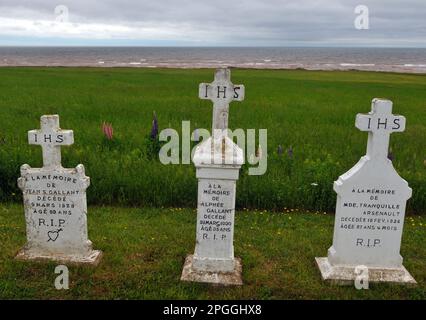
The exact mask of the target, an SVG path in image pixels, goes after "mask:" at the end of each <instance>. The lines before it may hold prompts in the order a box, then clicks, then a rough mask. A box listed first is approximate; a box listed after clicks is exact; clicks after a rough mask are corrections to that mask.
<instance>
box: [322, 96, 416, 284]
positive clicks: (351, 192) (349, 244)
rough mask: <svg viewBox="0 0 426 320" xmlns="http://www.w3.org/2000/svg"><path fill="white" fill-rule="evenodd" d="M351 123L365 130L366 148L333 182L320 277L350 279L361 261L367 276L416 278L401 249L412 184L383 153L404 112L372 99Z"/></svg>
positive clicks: (402, 122) (402, 123)
mask: <svg viewBox="0 0 426 320" xmlns="http://www.w3.org/2000/svg"><path fill="white" fill-rule="evenodd" d="M355 126H356V127H357V128H358V129H359V130H361V131H366V132H368V143H367V153H366V155H365V156H364V157H362V158H361V159H360V161H359V162H358V163H357V164H356V165H355V166H354V167H353V168H352V169H350V170H349V171H348V172H346V173H345V174H343V175H342V176H340V177H339V179H338V180H337V181H336V182H335V183H334V190H335V191H336V193H337V203H336V217H335V225H334V237H333V245H332V246H331V248H330V249H329V250H328V257H326V258H316V261H317V264H318V266H319V268H320V271H321V274H322V278H323V279H324V280H329V281H331V282H335V283H338V284H347V283H353V280H354V279H355V277H356V274H355V268H356V267H357V266H365V267H367V268H368V270H369V281H370V282H395V283H415V280H414V279H413V278H412V277H411V275H410V274H409V273H408V271H407V270H406V269H405V268H404V266H403V265H402V257H401V255H400V253H399V252H400V247H401V237H402V231H403V225H404V217H405V207H406V202H407V200H408V199H409V198H410V197H411V188H410V187H409V186H408V183H407V182H406V181H405V180H404V179H402V178H401V177H400V176H399V175H398V173H397V172H396V170H395V169H394V167H393V165H392V161H391V160H389V159H388V157H387V156H388V148H389V138H390V134H391V133H393V132H402V131H404V130H405V118H404V117H403V116H399V115H393V114H392V102H391V101H389V100H383V99H374V100H373V102H372V110H371V112H370V113H369V114H358V115H357V117H356V122H355Z"/></svg>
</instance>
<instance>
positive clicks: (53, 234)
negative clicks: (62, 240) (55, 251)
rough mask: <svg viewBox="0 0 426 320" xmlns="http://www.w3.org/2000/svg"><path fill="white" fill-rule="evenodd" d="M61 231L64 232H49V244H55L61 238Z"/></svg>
mask: <svg viewBox="0 0 426 320" xmlns="http://www.w3.org/2000/svg"><path fill="white" fill-rule="evenodd" d="M60 231H62V229H58V230H56V231H49V232H48V233H47V236H48V237H49V240H47V242H49V241H53V242H55V241H56V240H57V239H58V237H59V232H60Z"/></svg>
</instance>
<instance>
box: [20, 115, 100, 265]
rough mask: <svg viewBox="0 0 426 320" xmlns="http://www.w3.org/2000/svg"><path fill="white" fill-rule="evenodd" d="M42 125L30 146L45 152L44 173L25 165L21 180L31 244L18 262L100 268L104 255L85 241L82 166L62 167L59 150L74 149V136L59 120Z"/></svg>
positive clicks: (32, 133)
mask: <svg viewBox="0 0 426 320" xmlns="http://www.w3.org/2000/svg"><path fill="white" fill-rule="evenodd" d="M40 122H41V129H40V130H31V131H29V132H28V141H29V143H30V144H34V145H40V146H41V148H42V151H43V167H42V168H31V167H30V166H29V165H27V164H24V165H23V166H22V167H21V177H20V178H19V179H18V186H19V188H20V189H21V190H22V192H23V198H24V209H25V220H26V226H27V227H26V231H27V244H26V245H25V247H24V248H23V249H22V250H21V251H20V252H19V253H18V255H17V256H16V258H17V259H21V260H54V261H59V262H63V263H75V264H91V265H97V264H98V263H99V261H100V259H101V255H102V253H101V252H100V251H97V250H92V243H91V241H90V240H89V239H88V235H87V216H86V215H87V204H86V189H87V187H88V186H89V184H90V179H89V177H87V176H86V175H85V170H84V166H83V165H81V164H79V165H78V166H77V167H76V168H72V169H67V168H63V167H62V164H61V146H69V145H71V144H73V143H74V136H73V131H72V130H62V129H60V127H59V116H58V115H46V116H42V117H41V120H40Z"/></svg>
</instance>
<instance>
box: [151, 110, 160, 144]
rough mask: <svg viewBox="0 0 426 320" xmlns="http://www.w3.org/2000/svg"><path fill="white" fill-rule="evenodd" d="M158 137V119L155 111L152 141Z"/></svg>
mask: <svg viewBox="0 0 426 320" xmlns="http://www.w3.org/2000/svg"><path fill="white" fill-rule="evenodd" d="M157 135H158V119H157V114H156V113H155V111H154V119H152V126H151V139H156V138H157Z"/></svg>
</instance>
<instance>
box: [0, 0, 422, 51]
mask: <svg viewBox="0 0 426 320" xmlns="http://www.w3.org/2000/svg"><path fill="white" fill-rule="evenodd" d="M58 5H65V6H66V7H67V8H68V22H63V21H62V22H61V21H60V20H64V18H65V16H64V15H58V13H57V14H55V8H56V7H57V6H58ZM358 5H366V6H367V7H368V9H369V29H368V30H358V29H356V28H355V25H354V21H355V19H356V17H357V16H358V15H359V14H356V13H355V12H354V10H355V8H356V7H357V6H358ZM0 45H136V46H139V45H165V46H168V45H177V46H397V47H426V0H398V1H397V0H365V1H361V0H269V1H268V0H259V1H256V0H232V1H230V0H214V1H211V0H210V1H204V0H115V1H113V0H99V1H93V0H72V1H69V0H60V1H59V0H57V1H55V0H28V1H22V0H0Z"/></svg>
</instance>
